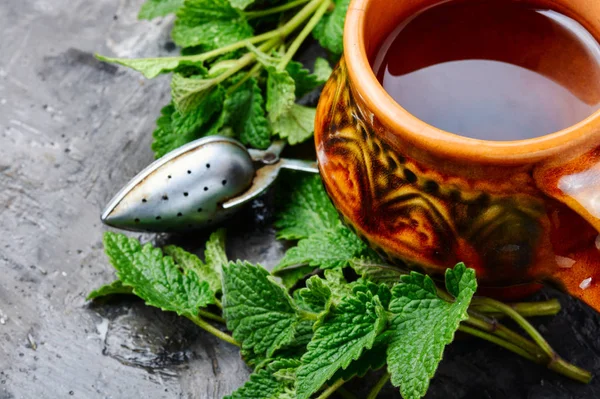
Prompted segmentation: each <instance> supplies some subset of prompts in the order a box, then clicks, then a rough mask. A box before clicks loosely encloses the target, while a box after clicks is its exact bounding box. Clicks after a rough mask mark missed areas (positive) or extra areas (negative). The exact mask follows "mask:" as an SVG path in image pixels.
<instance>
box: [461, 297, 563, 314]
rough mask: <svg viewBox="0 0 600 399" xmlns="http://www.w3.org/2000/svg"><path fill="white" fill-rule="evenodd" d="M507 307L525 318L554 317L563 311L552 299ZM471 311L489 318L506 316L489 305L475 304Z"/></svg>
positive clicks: (558, 303)
mask: <svg viewBox="0 0 600 399" xmlns="http://www.w3.org/2000/svg"><path fill="white" fill-rule="evenodd" d="M507 306H510V307H511V308H513V309H514V310H515V311H516V312H517V313H519V314H520V315H521V316H523V317H533V316H554V315H556V314H557V313H558V312H560V309H561V307H560V302H559V301H558V300H557V299H550V300H547V301H542V302H520V303H512V304H511V303H509V304H507ZM471 309H473V310H476V311H477V312H479V313H485V314H486V315H488V316H494V317H496V316H497V315H504V313H502V312H500V311H498V310H497V309H496V308H494V307H492V306H489V305H483V304H481V305H479V304H473V305H472V306H471Z"/></svg>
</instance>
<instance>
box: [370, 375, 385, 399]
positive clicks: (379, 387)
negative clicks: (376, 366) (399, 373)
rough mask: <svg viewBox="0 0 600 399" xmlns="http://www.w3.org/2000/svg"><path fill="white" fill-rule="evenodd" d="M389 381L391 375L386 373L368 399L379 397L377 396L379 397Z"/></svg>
mask: <svg viewBox="0 0 600 399" xmlns="http://www.w3.org/2000/svg"><path fill="white" fill-rule="evenodd" d="M389 379H390V373H389V372H387V371H386V372H385V373H384V374H383V375H382V376H381V378H380V379H379V381H377V384H375V386H374V387H373V388H372V389H371V392H369V395H368V396H367V399H375V398H376V397H377V395H379V392H381V389H382V388H383V387H384V386H385V384H387V382H388V380H389Z"/></svg>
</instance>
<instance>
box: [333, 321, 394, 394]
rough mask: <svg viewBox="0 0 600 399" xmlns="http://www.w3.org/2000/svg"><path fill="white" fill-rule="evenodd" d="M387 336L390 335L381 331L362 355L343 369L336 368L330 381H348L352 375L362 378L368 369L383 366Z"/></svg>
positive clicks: (377, 368) (372, 369)
mask: <svg viewBox="0 0 600 399" xmlns="http://www.w3.org/2000/svg"><path fill="white" fill-rule="evenodd" d="M389 338H390V335H389V334H388V332H383V333H382V334H380V335H379V336H377V338H376V339H375V343H374V344H373V347H372V348H371V349H369V350H366V351H364V352H363V353H362V355H361V356H360V357H359V358H358V359H357V360H354V361H353V362H352V363H350V365H349V366H348V367H347V368H346V369H345V370H344V369H342V370H338V371H337V372H336V373H335V374H334V375H333V377H332V378H331V379H330V381H332V382H334V381H337V380H339V379H340V378H341V379H342V380H344V381H350V380H351V379H352V378H354V377H360V378H362V377H364V376H365V375H366V374H367V373H368V372H369V371H374V370H379V369H380V368H382V367H383V366H385V363H386V360H385V355H386V351H387V344H388V341H389Z"/></svg>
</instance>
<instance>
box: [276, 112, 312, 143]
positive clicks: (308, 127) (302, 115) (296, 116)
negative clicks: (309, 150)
mask: <svg viewBox="0 0 600 399" xmlns="http://www.w3.org/2000/svg"><path fill="white" fill-rule="evenodd" d="M316 115H317V110H316V109H315V108H311V107H305V106H303V105H298V104H293V105H292V107H291V108H290V109H289V110H288V111H287V112H286V113H284V114H282V115H280V116H279V118H277V119H276V120H273V121H272V122H271V126H272V128H273V132H275V134H277V135H279V137H281V138H282V139H286V140H287V141H288V143H290V144H291V145H294V144H299V143H302V142H304V141H306V140H308V139H309V138H311V137H312V136H313V133H314V126H315V116H316Z"/></svg>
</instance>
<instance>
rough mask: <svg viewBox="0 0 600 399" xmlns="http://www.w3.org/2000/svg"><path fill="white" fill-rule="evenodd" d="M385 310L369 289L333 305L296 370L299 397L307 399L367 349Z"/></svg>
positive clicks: (382, 325)
mask: <svg viewBox="0 0 600 399" xmlns="http://www.w3.org/2000/svg"><path fill="white" fill-rule="evenodd" d="M386 322H387V320H386V316H385V310H384V309H383V307H382V306H381V303H380V302H379V299H378V298H377V297H373V295H372V294H371V293H370V292H357V293H356V295H354V296H349V297H347V298H345V299H343V300H342V301H341V302H340V303H339V305H337V306H333V307H332V309H331V310H330V312H329V313H328V314H327V316H326V317H323V318H321V319H320V320H319V321H318V322H317V327H316V329H315V332H314V336H313V339H312V340H311V341H310V343H309V344H308V347H307V352H306V354H305V355H304V356H302V359H301V360H302V365H301V366H300V367H299V368H298V371H297V374H296V375H297V383H296V393H297V397H298V399H308V398H309V397H310V395H312V394H313V393H314V392H316V391H317V390H318V389H319V388H321V386H322V385H323V384H324V383H325V382H327V380H329V379H330V378H331V377H332V376H333V375H334V374H335V372H336V371H337V370H339V369H345V368H347V367H348V366H349V365H350V363H351V362H352V361H353V360H357V359H358V358H360V356H361V355H362V353H363V351H364V350H365V349H370V348H372V347H373V344H374V343H375V339H376V338H377V335H378V334H379V333H381V332H382V331H383V329H384V328H385V325H386Z"/></svg>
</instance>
